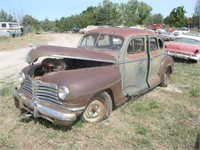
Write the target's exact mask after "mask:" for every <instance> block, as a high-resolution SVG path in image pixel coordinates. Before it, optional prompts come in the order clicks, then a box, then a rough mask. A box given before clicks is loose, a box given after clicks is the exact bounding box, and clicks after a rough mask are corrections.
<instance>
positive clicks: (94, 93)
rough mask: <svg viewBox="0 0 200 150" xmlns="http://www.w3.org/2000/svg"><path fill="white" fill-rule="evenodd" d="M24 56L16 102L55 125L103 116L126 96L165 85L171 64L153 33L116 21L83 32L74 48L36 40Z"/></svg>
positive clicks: (101, 118)
mask: <svg viewBox="0 0 200 150" xmlns="http://www.w3.org/2000/svg"><path fill="white" fill-rule="evenodd" d="M41 58H43V59H41ZM39 60H40V61H39ZM26 62H27V63H29V65H28V66H27V67H25V68H24V69H22V71H21V72H20V73H19V80H20V82H21V86H20V87H19V88H18V87H15V88H14V89H13V95H14V101H15V104H16V106H17V107H19V108H20V109H23V110H26V111H27V116H31V115H32V116H33V117H34V118H38V117H42V118H44V119H46V120H48V121H50V122H52V123H54V124H57V125H70V124H72V123H73V122H74V121H75V120H77V119H78V118H81V119H83V120H84V121H86V122H90V123H93V122H98V121H101V120H104V119H106V118H108V117H109V115H110V114H111V112H112V110H113V108H116V107H117V106H119V105H120V104H122V103H124V102H125V101H127V100H128V99H129V98H130V97H136V96H138V95H141V94H143V93H145V92H147V91H148V90H150V89H152V88H154V87H156V86H158V85H161V86H164V87H165V86H167V84H168V82H169V79H170V74H171V73H172V71H173V67H174V61H173V59H172V58H171V57H170V56H168V55H166V53H165V51H164V43H163V41H162V39H161V38H159V37H158V35H156V34H155V33H153V32H150V31H145V30H140V29H130V28H117V27H110V28H98V29H95V30H92V31H89V32H87V33H85V35H83V37H82V38H81V40H80V42H79V44H78V46H77V48H69V47H59V46H50V45H40V46H35V47H33V48H32V49H31V50H30V51H29V52H28V54H27V57H26Z"/></svg>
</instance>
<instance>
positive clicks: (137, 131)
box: [135, 126, 148, 135]
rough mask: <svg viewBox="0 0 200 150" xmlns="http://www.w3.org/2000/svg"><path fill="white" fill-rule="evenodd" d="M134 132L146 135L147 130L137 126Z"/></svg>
mask: <svg viewBox="0 0 200 150" xmlns="http://www.w3.org/2000/svg"><path fill="white" fill-rule="evenodd" d="M135 132H136V133H137V134H140V135H146V134H147V132H148V130H147V129H146V128H145V127H142V126H139V127H137V128H136V130H135Z"/></svg>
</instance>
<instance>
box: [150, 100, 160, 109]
mask: <svg viewBox="0 0 200 150" xmlns="http://www.w3.org/2000/svg"><path fill="white" fill-rule="evenodd" d="M149 108H150V109H156V108H159V106H158V104H157V103H156V102H155V101H153V102H150V103H149Z"/></svg>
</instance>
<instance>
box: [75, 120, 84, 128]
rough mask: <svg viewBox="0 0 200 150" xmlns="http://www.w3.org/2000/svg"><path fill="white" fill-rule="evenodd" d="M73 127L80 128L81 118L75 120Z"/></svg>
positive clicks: (81, 125)
mask: <svg viewBox="0 0 200 150" xmlns="http://www.w3.org/2000/svg"><path fill="white" fill-rule="evenodd" d="M74 127H75V128H82V127H83V121H82V120H79V121H77V122H76V123H75V124H74Z"/></svg>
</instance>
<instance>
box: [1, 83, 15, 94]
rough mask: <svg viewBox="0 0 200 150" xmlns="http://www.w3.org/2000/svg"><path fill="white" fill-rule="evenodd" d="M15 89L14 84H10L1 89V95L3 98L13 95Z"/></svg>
mask: <svg viewBox="0 0 200 150" xmlns="http://www.w3.org/2000/svg"><path fill="white" fill-rule="evenodd" d="M12 87H13V84H12V83H8V84H7V85H5V87H4V88H3V89H0V95H1V96H6V95H9V94H10V93H11V88H12Z"/></svg>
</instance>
